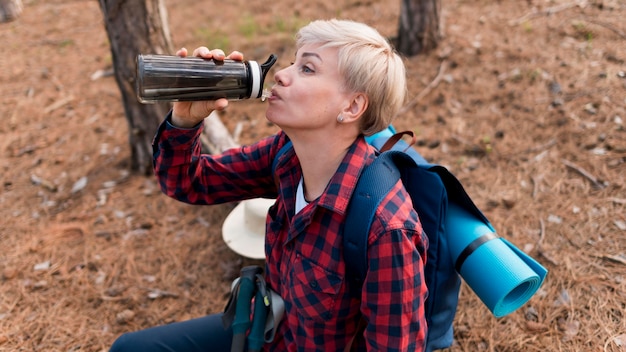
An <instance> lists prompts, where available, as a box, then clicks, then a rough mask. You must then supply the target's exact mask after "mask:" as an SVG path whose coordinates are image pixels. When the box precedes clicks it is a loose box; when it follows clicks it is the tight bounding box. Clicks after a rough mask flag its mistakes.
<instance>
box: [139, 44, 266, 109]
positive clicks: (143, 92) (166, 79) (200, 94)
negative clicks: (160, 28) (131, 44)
mask: <svg viewBox="0 0 626 352" xmlns="http://www.w3.org/2000/svg"><path fill="white" fill-rule="evenodd" d="M276 59H277V57H276V56H275V55H274V54H272V55H270V57H269V58H268V59H267V61H266V62H265V63H263V64H260V65H259V64H258V63H257V62H256V61H235V60H223V61H218V60H210V59H209V60H207V59H203V58H200V57H180V56H169V55H138V56H137V79H136V88H137V98H138V99H139V101H140V102H142V103H155V102H160V101H194V100H217V99H220V98H226V99H228V100H240V99H256V98H261V97H262V95H263V81H264V80H265V76H266V75H267V72H268V71H269V69H270V68H271V67H272V65H274V63H275V62H276Z"/></svg>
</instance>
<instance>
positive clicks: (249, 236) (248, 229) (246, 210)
mask: <svg viewBox="0 0 626 352" xmlns="http://www.w3.org/2000/svg"><path fill="white" fill-rule="evenodd" d="M275 201H276V200H275V199H265V198H255V199H248V200H244V201H242V202H241V203H239V204H238V205H237V206H236V207H235V208H234V209H233V210H232V211H231V212H230V214H228V216H227V217H226V220H224V225H223V226H222V237H223V238H224V242H226V244H227V245H228V247H230V249H232V250H233V251H235V252H237V253H238V254H241V255H243V256H244V257H248V258H253V259H265V219H266V218H267V210H268V209H269V208H270V206H272V205H273V204H274V202H275Z"/></svg>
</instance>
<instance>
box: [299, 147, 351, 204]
mask: <svg viewBox="0 0 626 352" xmlns="http://www.w3.org/2000/svg"><path fill="white" fill-rule="evenodd" d="M352 143H353V141H350V142H349V143H348V142H343V143H341V142H335V143H332V142H328V141H326V140H324V141H322V142H315V143H303V142H300V143H298V142H296V141H293V146H294V149H295V151H296V154H297V155H298V159H299V160H300V167H301V168H302V177H303V179H304V198H305V199H306V200H307V201H311V200H314V199H317V198H319V197H320V196H321V195H322V193H324V190H325V189H326V186H327V185H328V183H329V182H330V179H331V178H332V177H333V175H334V174H335V173H336V172H337V168H339V165H340V164H341V161H342V160H343V158H344V157H345V156H346V153H347V152H348V148H349V147H350V145H351V144H352Z"/></svg>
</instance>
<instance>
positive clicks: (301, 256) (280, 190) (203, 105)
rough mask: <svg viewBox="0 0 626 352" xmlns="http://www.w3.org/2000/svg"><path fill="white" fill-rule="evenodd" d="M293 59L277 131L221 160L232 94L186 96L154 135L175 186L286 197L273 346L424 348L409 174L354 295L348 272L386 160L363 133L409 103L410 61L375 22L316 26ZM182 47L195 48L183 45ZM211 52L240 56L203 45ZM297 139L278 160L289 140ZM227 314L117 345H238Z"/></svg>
mask: <svg viewBox="0 0 626 352" xmlns="http://www.w3.org/2000/svg"><path fill="white" fill-rule="evenodd" d="M296 40H297V42H296V44H297V45H296V47H297V53H296V58H295V62H294V63H293V64H292V65H291V66H289V67H286V68H284V69H282V70H280V71H278V72H277V73H276V74H275V76H274V80H275V85H274V86H273V88H272V93H271V96H270V97H269V98H268V100H269V106H268V108H267V112H266V117H267V119H268V120H269V121H271V122H272V123H274V124H276V125H277V126H279V127H280V128H281V132H279V133H278V134H276V135H274V136H271V137H268V138H265V139H263V140H261V141H259V142H257V143H255V144H252V145H249V146H243V147H241V148H235V149H232V150H228V151H226V152H224V153H223V154H221V155H201V152H200V143H199V142H198V139H199V136H200V133H201V129H202V128H203V126H202V123H201V122H202V120H203V119H204V117H206V116H207V115H209V113H210V112H211V111H212V110H214V109H215V110H221V109H224V108H225V107H226V106H227V104H228V101H226V100H224V99H221V100H217V101H202V102H178V103H175V104H174V107H173V110H172V113H171V114H170V115H169V116H168V117H167V118H166V121H165V122H164V123H163V124H162V125H161V127H160V128H159V131H158V132H157V135H156V137H155V141H154V160H155V172H156V175H157V177H158V179H159V182H160V185H161V187H162V189H163V191H164V193H166V194H167V195H169V196H171V197H174V198H176V199H178V200H180V201H183V202H188V203H192V204H218V203H224V202H232V201H241V200H245V199H250V198H259V197H264V198H276V199H277V200H276V203H275V204H274V205H273V206H272V207H271V208H270V210H269V216H268V221H267V224H266V225H267V226H266V241H265V254H266V281H267V285H268V287H270V288H272V289H273V290H274V291H276V292H277V293H278V294H279V295H280V296H281V297H282V298H283V299H284V301H285V308H286V311H285V316H284V317H283V320H282V322H281V324H280V326H279V329H278V332H277V334H276V337H275V339H274V341H273V342H272V343H268V344H266V345H265V346H264V348H265V349H266V350H272V351H287V350H289V351H296V350H298V351H344V350H347V349H352V350H369V351H421V350H422V348H423V342H424V338H425V334H426V330H427V327H426V321H425V319H424V301H425V299H426V295H427V290H426V286H425V284H424V279H423V268H424V264H425V260H426V259H425V253H426V247H427V239H426V236H425V235H424V234H423V233H422V229H421V225H420V223H419V220H418V217H417V214H416V213H415V212H414V210H413V209H412V204H411V202H410V199H409V196H408V194H407V192H406V190H405V189H404V187H403V186H402V184H401V182H398V184H397V185H396V187H395V188H394V189H392V191H391V192H389V194H388V195H387V197H386V198H385V199H384V200H383V202H381V204H380V205H379V208H378V210H377V212H376V217H375V219H374V221H373V223H372V226H371V230H370V234H369V239H368V258H369V270H368V273H367V277H366V278H365V282H364V284H363V286H362V288H358V290H360V291H359V292H356V293H355V292H354V290H355V288H354V287H350V285H349V284H348V280H347V278H346V276H345V274H346V267H345V260H348V259H349V258H344V257H343V254H342V253H343V250H342V247H343V246H342V241H341V228H342V226H341V224H342V223H343V221H344V217H345V214H346V207H347V205H348V202H349V201H350V197H351V195H352V193H353V191H354V187H355V184H356V181H357V179H358V177H359V175H360V174H361V172H362V171H363V169H364V168H365V167H366V166H367V165H368V164H370V163H371V162H372V160H373V159H374V158H375V151H374V149H373V148H372V147H371V146H369V145H368V144H367V143H366V141H365V139H364V138H363V136H364V135H370V134H373V133H375V132H377V131H380V130H382V129H384V128H385V127H387V126H388V125H389V124H390V122H391V119H392V118H393V117H394V116H395V115H396V113H397V111H398V110H399V108H400V107H401V106H402V104H403V101H404V97H405V94H406V92H405V90H406V82H405V80H406V78H405V69H404V65H403V62H402V60H401V58H400V57H399V56H398V55H397V54H396V53H395V52H394V50H393V49H392V48H391V47H390V45H389V43H388V42H387V41H386V40H385V38H384V37H382V36H381V35H380V34H379V33H378V32H377V31H376V30H374V29H373V28H371V27H369V26H367V25H364V24H361V23H356V22H352V21H341V20H329V21H314V22H312V23H310V24H308V25H307V26H305V27H303V28H302V29H301V30H300V31H299V32H298V35H297V37H296ZM178 55H180V56H186V55H187V51H186V50H184V49H182V50H181V51H179V53H178ZM193 55H195V56H200V57H203V58H205V59H216V60H223V59H225V58H230V59H235V60H243V55H242V54H241V53H239V52H233V53H231V54H230V55H229V56H225V55H224V53H223V52H222V51H221V50H208V49H207V48H205V47H201V48H198V49H196V50H195V51H194V53H193ZM289 140H290V141H291V142H292V143H293V149H291V150H289V151H288V152H286V153H285V154H283V156H282V157H281V158H280V160H278V161H277V164H276V165H277V166H276V170H275V172H272V163H273V161H274V157H275V155H276V154H277V152H278V151H279V150H280V148H281V147H282V146H283V145H285V143H287V142H288V141H289ZM220 317H221V314H216V315H211V316H208V317H203V318H199V319H195V320H191V321H186V322H180V323H174V324H171V325H167V326H162V327H156V328H152V329H148V330H144V331H139V332H135V333H129V334H125V335H122V336H121V337H120V338H119V339H118V340H117V341H116V342H115V344H114V346H113V348H112V350H113V351H131V350H132V351H142V350H145V351H220V350H224V351H227V350H229V349H230V339H231V338H232V335H231V333H230V332H229V331H224V329H223V328H222V325H221V319H220Z"/></svg>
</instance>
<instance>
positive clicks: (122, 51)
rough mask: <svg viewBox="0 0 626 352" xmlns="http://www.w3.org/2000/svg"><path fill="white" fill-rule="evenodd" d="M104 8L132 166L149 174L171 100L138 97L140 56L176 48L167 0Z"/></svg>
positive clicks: (127, 1)
mask: <svg viewBox="0 0 626 352" xmlns="http://www.w3.org/2000/svg"><path fill="white" fill-rule="evenodd" d="M0 1H2V0H0ZM100 8H101V9H102V12H103V15H104V23H105V26H106V31H107V34H108V37H109V42H110V45H111V54H112V57H113V67H114V70H115V79H116V81H117V84H118V86H119V88H120V91H121V93H122V102H123V104H124V110H125V113H126V119H127V120H128V138H129V142H130V148H131V162H130V167H131V170H133V171H136V172H141V173H143V174H146V175H148V174H151V173H152V138H153V137H154V133H155V132H156V130H157V127H158V125H159V123H160V122H161V121H162V119H163V117H164V116H165V114H167V112H168V111H169V109H170V104H169V103H159V104H141V103H140V102H139V101H138V100H137V95H136V93H135V78H136V58H137V55H139V54H169V53H171V52H172V44H171V37H170V33H169V27H168V22H167V11H166V8H165V4H164V0H100Z"/></svg>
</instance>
